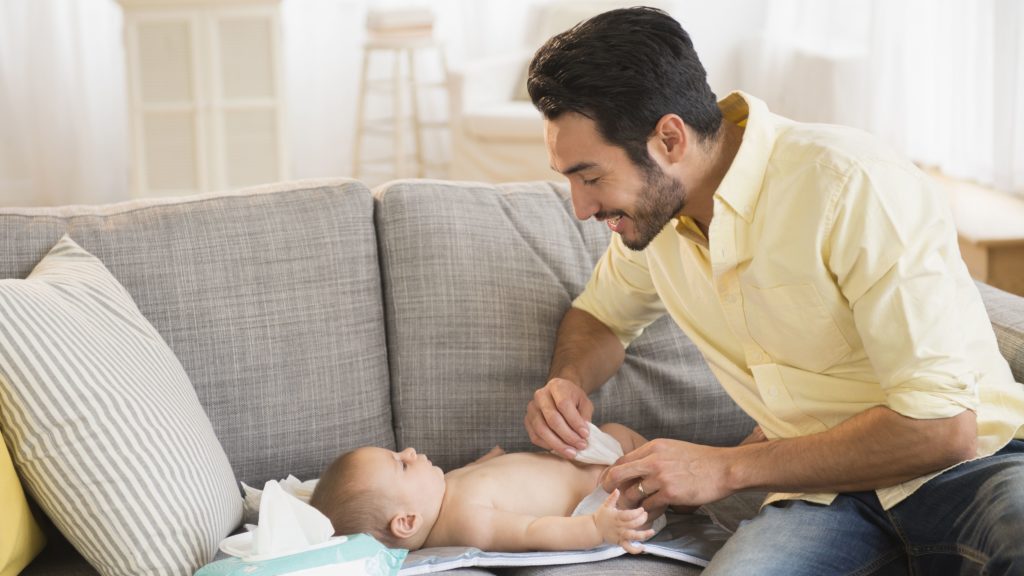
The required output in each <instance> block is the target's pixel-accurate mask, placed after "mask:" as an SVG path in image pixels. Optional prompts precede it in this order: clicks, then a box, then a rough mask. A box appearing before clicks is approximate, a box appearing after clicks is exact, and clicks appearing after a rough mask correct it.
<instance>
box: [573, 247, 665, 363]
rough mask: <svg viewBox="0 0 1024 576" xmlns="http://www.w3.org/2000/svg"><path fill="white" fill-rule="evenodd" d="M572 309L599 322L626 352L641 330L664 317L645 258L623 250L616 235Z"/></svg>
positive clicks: (640, 254)
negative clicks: (617, 339) (610, 332)
mask: <svg viewBox="0 0 1024 576" xmlns="http://www.w3.org/2000/svg"><path fill="white" fill-rule="evenodd" d="M572 306H573V308H577V309H580V310H583V311H584V312H587V313H589V314H590V315H591V316H593V317H594V318H596V319H598V320H599V321H601V323H603V324H604V325H605V326H607V327H608V328H609V329H610V330H611V331H612V332H613V333H614V334H615V335H616V336H617V337H618V338H619V341H620V342H622V347H623V348H628V347H629V344H630V343H631V342H632V341H633V340H635V339H636V338H638V337H639V336H640V335H641V334H642V333H643V331H644V328H646V327H647V326H649V325H650V324H651V323H652V322H654V321H655V320H657V319H658V318H660V317H661V316H662V315H663V314H665V306H664V304H663V303H662V301H661V298H660V297H659V296H658V293H657V290H656V289H655V286H654V282H653V280H652V279H651V274H650V270H649V269H648V267H647V258H646V256H645V255H644V253H643V252H635V251H633V250H630V249H629V248H626V246H625V245H624V244H623V243H622V240H621V238H620V237H619V236H618V235H617V234H615V235H613V236H612V241H611V242H610V243H609V244H608V249H607V250H605V253H604V255H603V256H602V257H601V259H600V260H599V261H598V263H597V265H596V266H595V267H594V271H593V273H592V274H591V276H590V280H589V281H588V282H587V286H586V287H585V288H584V290H583V292H582V293H581V294H580V295H579V296H578V297H577V298H576V299H575V300H574V301H573V303H572Z"/></svg>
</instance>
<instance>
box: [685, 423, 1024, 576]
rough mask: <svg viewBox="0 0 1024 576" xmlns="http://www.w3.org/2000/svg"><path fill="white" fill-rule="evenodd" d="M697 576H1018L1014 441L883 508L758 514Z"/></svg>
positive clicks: (1020, 525)
mask: <svg viewBox="0 0 1024 576" xmlns="http://www.w3.org/2000/svg"><path fill="white" fill-rule="evenodd" d="M704 574H705V576H713V575H726V576H741V575H745V574H750V575H757V576H765V575H780V576H782V575H785V576H797V575H807V576H832V575H836V576H839V575H864V574H884V575H890V574H891V575H897V574H898V575H914V576H917V575H922V576H924V575H927V576H936V575H943V574H993V575H995V574H1024V440H1014V441H1012V442H1010V443H1009V444H1008V445H1007V446H1006V447H1004V448H1003V449H1002V450H1000V451H999V452H997V453H996V454H993V455H992V456H989V457H987V458H982V459H979V460H975V461H972V462H967V463H965V464H961V465H960V466H957V467H956V468H953V469H952V470H949V471H947V472H945V473H943V474H941V475H939V476H937V477H935V478H933V479H932V480H930V481H928V482H927V483H926V484H925V485H924V486H922V487H921V488H919V489H918V490H917V491H916V492H914V493H913V494H912V495H911V496H910V497H908V498H907V499H905V500H904V501H902V502H900V503H899V504H897V505H896V506H894V507H892V508H891V509H889V510H888V511H886V510H883V509H882V506H881V504H879V502H878V498H877V497H876V496H875V493H874V492H852V493H845V494H840V495H839V496H838V497H837V498H836V499H835V501H834V502H833V503H832V504H831V505H829V506H823V505H820V504H811V503H808V502H802V501H787V502H778V503H776V504H773V505H771V506H766V507H765V508H764V509H763V510H761V512H760V513H759V514H758V515H757V516H755V517H754V518H753V519H751V520H749V521H747V522H744V523H743V524H742V525H741V526H740V528H739V530H737V531H736V533H735V534H734V535H733V536H732V538H730V539H729V541H728V542H727V543H726V544H725V546H724V547H723V548H722V549H721V550H720V551H719V552H718V554H716V555H715V557H714V558H713V559H712V562H711V565H710V566H708V568H707V569H706V570H705V571H704Z"/></svg>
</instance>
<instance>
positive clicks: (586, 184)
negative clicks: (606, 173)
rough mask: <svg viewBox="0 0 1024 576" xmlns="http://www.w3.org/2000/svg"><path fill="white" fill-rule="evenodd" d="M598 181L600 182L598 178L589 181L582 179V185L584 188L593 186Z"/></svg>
mask: <svg viewBox="0 0 1024 576" xmlns="http://www.w3.org/2000/svg"><path fill="white" fill-rule="evenodd" d="M598 180H600V178H591V179H590V180H587V179H586V178H584V179H583V185H584V186H593V185H594V184H596V183H597V181H598Z"/></svg>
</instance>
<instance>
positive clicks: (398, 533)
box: [388, 513, 423, 540]
mask: <svg viewBox="0 0 1024 576" xmlns="http://www.w3.org/2000/svg"><path fill="white" fill-rule="evenodd" d="M422 525H423V517H422V516H420V515H419V514H415V513H406V514H396V515H395V517H394V518H392V519H391V522H389V523H388V528H390V529H391V533H392V534H394V535H395V537H396V538H398V539H400V540H405V539H406V538H408V537H410V536H412V535H413V534H415V533H416V532H418V531H419V529H420V526H422Z"/></svg>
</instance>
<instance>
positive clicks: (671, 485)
mask: <svg viewBox="0 0 1024 576" xmlns="http://www.w3.org/2000/svg"><path fill="white" fill-rule="evenodd" d="M528 88H529V92H530V96H531V98H532V100H533V102H534V104H535V105H536V106H537V108H538V109H539V110H540V111H541V112H542V113H543V114H544V116H545V138H546V142H547V147H548V152H549V156H550V161H551V165H552V168H553V169H554V170H556V171H558V172H560V173H561V174H563V175H564V176H566V177H567V178H568V180H569V183H570V187H571V192H572V202H573V208H574V210H575V212H576V216H577V217H578V218H580V219H587V218H591V217H593V218H597V219H598V220H602V221H605V222H607V225H608V227H609V228H610V229H611V230H612V231H613V234H612V241H611V243H610V245H609V247H608V250H607V252H606V253H605V255H604V257H603V258H602V259H601V260H600V261H599V262H598V264H597V266H596V268H595V270H594V272H593V275H592V277H591V279H590V282H589V283H588V285H587V287H586V289H585V290H584V292H583V293H582V294H581V295H580V296H579V297H578V298H577V299H576V300H575V301H574V303H573V307H572V308H571V309H570V310H569V311H568V312H567V313H566V315H565V317H564V319H563V321H562V324H561V326H560V328H559V335H558V341H557V344H556V348H555V353H554V357H553V360H552V365H551V370H550V379H549V381H548V383H547V384H546V385H545V386H544V387H543V388H541V389H540V390H538V391H537V392H536V393H535V395H534V399H533V400H532V401H531V403H530V405H529V407H528V408H527V414H526V419H525V423H526V427H527V430H528V432H529V434H530V437H531V439H532V440H533V442H534V443H536V444H537V445H539V446H541V447H543V448H547V449H551V450H555V451H558V452H560V453H562V454H563V455H565V456H567V457H570V456H571V455H572V454H573V453H574V451H575V450H578V449H582V448H583V447H584V446H585V445H586V439H585V437H586V432H585V431H586V428H585V423H586V421H587V420H589V419H590V416H591V414H592V412H593V406H592V404H591V402H590V400H589V399H588V397H587V395H588V394H589V393H591V392H593V391H594V390H596V389H597V388H598V387H600V386H601V385H602V384H603V383H604V382H605V381H607V380H608V379H609V378H610V377H611V376H612V375H613V374H614V373H615V372H616V371H617V370H618V368H619V366H620V365H621V364H622V362H623V359H624V349H625V347H626V346H628V345H629V343H630V342H631V341H632V340H633V339H634V338H636V337H637V336H639V335H640V333H641V332H642V331H643V329H644V327H645V326H647V325H648V324H650V323H651V322H653V321H654V320H655V319H656V318H658V317H659V316H661V315H662V314H665V313H668V314H670V315H671V316H672V318H673V319H674V320H675V321H676V322H677V323H678V324H679V326H680V327H681V328H682V329H683V330H684V331H685V332H686V333H687V335H688V336H689V337H690V339H691V340H693V341H694V343H696V345H697V346H698V347H699V348H700V350H701V351H702V353H703V354H704V357H705V358H706V360H707V361H708V364H709V366H710V367H711V369H712V371H713V372H714V374H715V376H716V377H717V379H718V380H719V382H720V383H721V385H722V386H723V387H724V388H725V389H726V391H727V392H728V393H729V394H730V396H731V397H732V398H733V399H734V400H735V401H736V402H737V403H738V404H739V406H740V407H741V408H743V409H744V410H745V411H746V412H747V413H748V414H750V416H751V417H752V418H753V419H754V420H755V421H756V422H757V423H758V426H759V429H760V430H758V431H756V432H758V433H763V435H764V438H765V439H764V440H763V441H759V442H746V443H744V444H743V445H741V446H738V447H732V448H716V447H708V446H700V445H695V444H691V443H687V442H682V441H675V440H667V439H659V440H654V441H652V442H649V443H647V444H645V445H644V446H642V447H640V448H638V449H636V450H634V451H632V452H630V453H629V454H627V455H626V456H624V457H623V458H622V460H621V461H620V463H619V464H618V465H616V466H615V467H613V468H612V469H610V472H609V474H608V480H607V481H606V486H605V488H606V489H609V490H610V489H613V488H621V489H622V490H623V493H624V495H625V496H626V497H627V499H628V498H635V499H638V500H642V501H643V505H644V507H645V508H648V509H657V508H661V507H664V506H667V505H683V506H697V505H701V504H705V503H708V502H713V501H716V500H719V499H721V498H723V497H726V496H729V495H730V494H733V493H736V492H739V491H743V490H750V489H764V490H769V491H771V492H772V494H771V495H770V496H769V498H768V500H767V502H766V505H765V506H764V507H763V508H762V510H761V512H760V513H759V514H758V515H757V517H756V518H755V519H753V520H752V521H750V522H748V523H746V524H744V525H743V526H742V527H741V528H740V529H739V530H738V531H737V532H736V534H735V535H734V536H733V537H732V538H731V539H730V541H729V542H728V543H727V544H726V546H725V547H724V548H723V549H722V550H721V551H720V552H719V553H718V555H717V556H716V557H715V559H714V561H713V562H712V564H711V566H709V567H708V569H707V573H708V574H728V575H736V574H786V575H793V574H809V575H811V574H813V575H821V574H874V573H891V572H895V573H908V571H909V573H913V574H946V573H948V574H960V573H985V574H1009V573H1016V574H1024V545H1022V544H1021V542H1024V441H1021V440H1016V439H1017V438H1021V437H1024V429H1022V424H1024V387H1022V386H1020V385H1019V384H1017V383H1015V382H1014V381H1013V378H1012V375H1011V373H1010V371H1009V367H1008V365H1007V363H1006V361H1005V360H1004V359H1003V358H1002V357H1001V356H1000V354H999V351H998V349H997V345H996V340H995V336H994V334H993V332H992V327H991V325H990V323H989V321H988V318H987V315H986V313H985V309H984V307H983V305H982V302H981V299H980V296H979V294H978V292H977V289H976V287H975V286H974V284H973V282H972V281H971V279H970V277H969V276H968V274H967V271H966V268H965V266H964V264H963V263H962V261H961V259H960V255H959V251H958V248H957V241H956V231H955V229H954V226H953V224H952V220H951V217H950V215H949V213H948V208H947V205H946V203H945V201H944V198H943V197H942V196H941V194H939V193H937V192H935V191H934V190H932V189H931V188H930V187H929V185H928V182H927V181H926V178H925V177H924V176H923V175H922V174H921V173H920V172H919V171H918V170H917V169H916V168H915V167H914V166H913V165H912V164H910V163H909V162H907V161H906V160H904V159H902V158H900V157H898V156H897V155H896V154H894V153H893V152H892V151H890V150H888V149H886V148H885V147H884V146H882V145H881V144H880V143H878V142H877V141H875V140H873V139H872V138H871V137H869V136H868V135H866V134H863V133H861V132H858V131H855V130H851V129H846V128H842V127H837V126H824V125H810V124H801V123H797V122H793V121H790V120H787V119H785V118H781V117H778V116H775V115H773V114H771V113H770V112H769V111H768V109H767V107H766V106H765V104H764V103H763V102H761V101H759V100H757V99H756V98H754V97H752V96H749V95H746V94H743V93H733V94H731V95H729V96H728V97H727V98H725V99H724V100H722V101H721V102H717V103H716V100H715V95H714V94H713V93H712V92H711V90H710V88H709V87H708V85H707V82H706V79H705V72H704V69H703V67H702V65H701V63H700V61H699V59H698V58H697V55H696V53H695V51H694V49H693V45H692V43H691V42H690V39H689V37H688V35H687V34H686V32H685V31H684V30H683V29H682V28H681V27H680V26H679V24H678V23H677V22H676V21H675V20H673V19H672V18H671V17H669V16H668V15H666V14H665V13H663V12H661V11H658V10H654V9H649V8H633V9H626V10H615V11H612V12H608V13H605V14H602V15H599V16H597V17H595V18H593V19H591V20H589V21H587V22H584V23H581V24H579V25H577V26H576V27H574V28H573V29H571V30H569V31H567V32H564V33H562V34H560V35H558V36H555V37H554V38H552V39H550V40H549V41H548V42H547V43H546V44H545V45H544V46H543V47H542V48H541V49H540V50H539V51H538V52H537V54H536V56H535V57H534V60H533V62H532V63H531V65H530V73H529V79H528ZM936 121H941V119H936ZM961 571H962V572H961Z"/></svg>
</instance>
